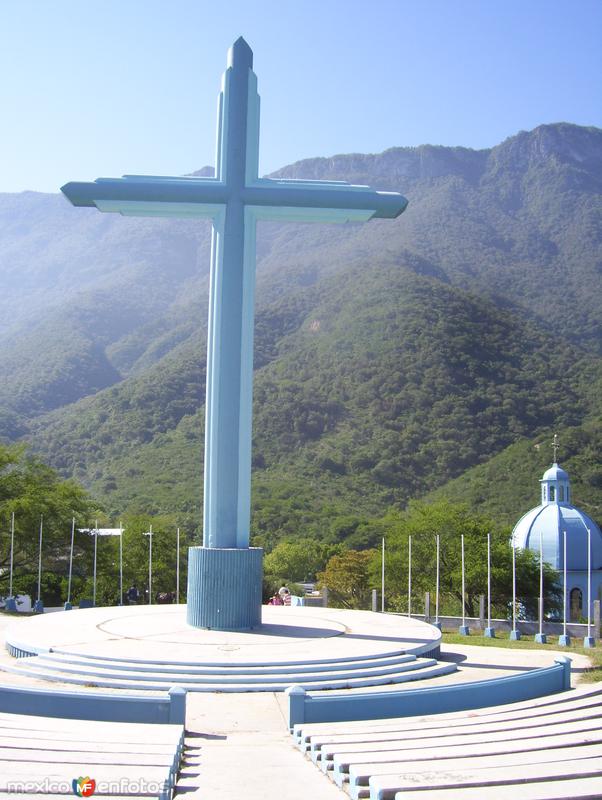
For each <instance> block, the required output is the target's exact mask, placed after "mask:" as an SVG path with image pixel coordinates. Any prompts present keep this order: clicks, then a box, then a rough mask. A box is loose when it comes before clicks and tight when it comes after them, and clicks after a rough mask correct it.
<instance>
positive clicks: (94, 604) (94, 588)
mask: <svg viewBox="0 0 602 800" xmlns="http://www.w3.org/2000/svg"><path fill="white" fill-rule="evenodd" d="M97 553H98V520H96V528H95V530H94V581H93V583H92V605H93V606H96V558H97Z"/></svg>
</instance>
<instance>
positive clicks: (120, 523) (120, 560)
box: [119, 520, 123, 606]
mask: <svg viewBox="0 0 602 800" xmlns="http://www.w3.org/2000/svg"><path fill="white" fill-rule="evenodd" d="M119 605H121V606H122V605H123V523H122V521H121V520H119Z"/></svg>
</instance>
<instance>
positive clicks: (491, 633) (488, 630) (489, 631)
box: [485, 533, 495, 639]
mask: <svg viewBox="0 0 602 800" xmlns="http://www.w3.org/2000/svg"><path fill="white" fill-rule="evenodd" d="M485 636H487V637H488V638H490V639H493V638H495V631H494V629H493V628H492V627H491V533H487V628H486V629H485Z"/></svg>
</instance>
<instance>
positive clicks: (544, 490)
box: [542, 484, 548, 503]
mask: <svg viewBox="0 0 602 800" xmlns="http://www.w3.org/2000/svg"><path fill="white" fill-rule="evenodd" d="M547 494H548V493H547V492H546V487H545V484H544V487H543V495H542V499H543V501H544V503H545V501H546V500H547Z"/></svg>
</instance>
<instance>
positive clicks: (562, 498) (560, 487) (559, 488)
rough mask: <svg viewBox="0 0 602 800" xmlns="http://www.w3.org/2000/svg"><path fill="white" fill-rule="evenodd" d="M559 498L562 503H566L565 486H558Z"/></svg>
mask: <svg viewBox="0 0 602 800" xmlns="http://www.w3.org/2000/svg"><path fill="white" fill-rule="evenodd" d="M558 499H559V500H560V502H561V503H564V486H559V487H558Z"/></svg>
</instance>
